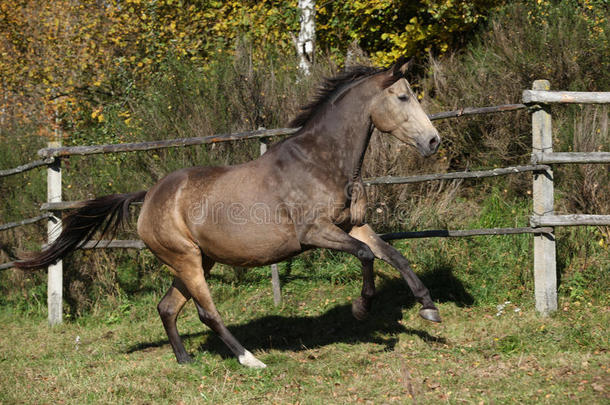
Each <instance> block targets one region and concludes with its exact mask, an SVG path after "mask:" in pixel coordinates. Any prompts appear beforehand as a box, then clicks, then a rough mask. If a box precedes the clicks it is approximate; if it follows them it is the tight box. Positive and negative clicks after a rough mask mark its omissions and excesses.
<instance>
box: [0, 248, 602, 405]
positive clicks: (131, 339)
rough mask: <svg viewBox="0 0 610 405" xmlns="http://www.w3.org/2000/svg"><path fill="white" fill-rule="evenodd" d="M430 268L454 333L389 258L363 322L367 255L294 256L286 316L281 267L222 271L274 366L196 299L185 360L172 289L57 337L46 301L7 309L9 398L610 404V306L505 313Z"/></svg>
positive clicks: (563, 304)
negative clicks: (248, 356) (175, 344)
mask: <svg viewBox="0 0 610 405" xmlns="http://www.w3.org/2000/svg"><path fill="white" fill-rule="evenodd" d="M498 240H502V239H498ZM428 243H433V242H430V241H428ZM436 243H437V244H439V242H438V241H437V242H436ZM443 243H451V242H443ZM460 243H461V242H458V243H457V245H456V246H454V247H453V248H458V249H459V248H460V246H459V244H460ZM441 245H442V243H441ZM428 247H429V248H430V246H428ZM440 248H443V247H442V246H440ZM444 248H445V249H447V247H446V246H445V247H444ZM417 263H418V265H416V269H417V271H418V272H419V274H420V276H421V277H422V280H423V281H424V282H425V283H426V284H427V285H429V286H430V287H431V290H432V293H433V296H434V298H435V300H436V301H437V302H438V303H439V304H438V305H439V309H440V311H441V314H442V316H443V323H441V324H431V323H427V322H426V321H424V320H422V319H420V318H419V316H418V314H417V310H418V305H415V303H414V301H413V299H412V296H411V294H410V292H409V291H408V289H407V287H406V285H405V283H404V282H403V281H402V280H401V279H400V278H399V277H398V274H397V272H395V271H394V270H392V269H391V268H389V267H388V266H386V265H383V264H380V265H378V266H377V286H378V297H377V299H376V301H375V303H374V308H373V316H371V317H370V318H369V319H368V320H366V321H364V322H358V321H356V320H355V319H354V318H353V317H352V316H351V313H350V306H351V300H352V299H353V298H354V297H356V296H358V294H359V290H360V287H361V281H360V276H359V271H358V266H357V263H356V261H355V260H353V259H350V258H347V257H345V256H344V255H340V254H334V253H331V252H327V251H323V252H318V253H315V254H312V255H309V256H306V257H303V258H299V259H297V260H295V261H294V262H293V263H292V265H291V267H290V268H288V265H287V264H283V265H281V266H280V274H281V275H282V278H283V298H284V301H283V303H282V305H281V306H280V307H274V306H273V298H272V293H271V288H270V283H269V274H268V269H265V268H259V269H253V270H252V271H251V272H249V273H245V274H241V275H240V274H238V275H236V274H235V273H234V272H233V271H232V270H231V269H229V268H227V267H223V266H220V267H219V268H218V269H216V270H215V271H214V272H213V275H212V277H211V281H210V284H211V286H212V290H213V294H214V297H215V299H216V303H217V306H218V308H219V311H220V312H221V314H222V315H223V317H224V319H225V321H226V323H227V325H228V326H229V328H230V329H231V331H232V332H233V334H234V335H235V336H236V337H237V338H238V340H240V341H241V342H242V343H243V344H244V346H246V347H247V348H248V349H249V350H251V351H252V352H253V353H255V355H257V356H258V357H259V358H260V359H261V360H262V361H263V362H265V363H266V364H267V365H268V368H267V369H265V370H262V371H255V370H250V369H245V368H243V367H241V366H240V365H239V364H238V362H237V361H236V360H235V358H233V356H231V354H230V353H229V351H228V350H227V349H226V348H225V346H224V345H223V343H222V342H221V341H220V340H219V339H218V338H217V337H216V336H215V335H214V334H212V333H211V332H210V331H209V330H208V329H207V328H205V327H204V326H202V324H201V323H200V322H199V320H198V317H197V315H196V311H195V310H194V307H193V305H192V304H190V303H189V304H188V305H187V307H186V308H185V311H184V312H183V314H182V316H181V318H180V320H179V328H180V331H181V334H182V336H183V337H184V339H185V345H186V347H187V350H188V351H189V352H190V353H192V354H193V355H194V358H195V362H194V363H193V364H190V365H179V364H177V363H176V362H175V360H174V356H173V353H172V351H171V349H170V347H169V344H168V342H167V338H166V336H165V333H164V331H163V328H162V326H161V323H160V320H159V319H158V316H157V313H156V310H155V305H156V302H157V301H158V300H159V299H160V297H161V292H160V291H148V292H145V293H139V294H135V295H133V296H131V297H130V298H129V299H127V298H126V297H124V296H118V297H109V298H108V299H107V300H104V301H100V302H98V303H97V304H96V306H95V307H94V309H93V310H91V311H90V312H89V313H88V314H87V315H84V316H81V317H77V318H75V319H72V320H69V321H68V322H66V323H64V324H63V325H60V326H58V327H55V328H50V327H48V326H47V324H46V319H45V317H44V311H45V308H44V307H42V308H39V309H38V310H37V311H30V312H29V315H27V316H26V315H24V311H23V309H15V308H13V307H11V306H9V305H3V306H0V322H2V324H3V325H5V327H4V328H2V331H1V332H0V353H1V354H0V364H2V367H0V402H1V403H34V402H35V403H78V404H81V403H184V404H188V403H201V402H206V403H215V404H216V403H227V404H229V403H230V404H235V403H254V402H256V403H260V402H265V403H306V404H318V403H348V402H364V403H439V402H447V403H476V404H478V403H515V402H518V403H602V402H604V401H608V399H610V397H609V396H608V381H609V378H610V375H609V372H610V369H609V368H608V364H610V354H609V352H608V347H610V342H609V335H608V334H607V330H606V329H607V325H608V324H609V322H610V311H609V309H610V308H609V306H608V302H607V298H605V299H604V298H603V296H602V298H599V299H596V298H593V299H578V298H573V297H572V296H571V295H569V294H564V295H562V296H561V301H560V310H559V311H558V312H557V313H556V314H555V315H553V316H552V317H550V318H540V317H539V316H538V315H537V314H536V313H535V312H534V310H533V302H532V298H531V295H532V293H531V290H530V291H527V292H525V293H523V294H514V298H513V299H511V303H509V304H506V305H504V303H505V299H504V298H503V297H501V296H500V295H497V296H494V295H493V294H487V295H485V294H482V293H481V291H483V290H484V289H483V290H482V289H481V288H482V287H478V288H471V287H470V286H469V285H468V283H467V280H468V277H466V276H465V274H464V273H462V271H461V270H460V271H458V270H457V269H456V268H455V267H453V266H451V265H450V264H448V263H440V262H438V261H437V262H435V261H433V260H431V259H429V260H426V259H421V260H418V261H417ZM418 267H419V269H418ZM452 273H456V274H458V275H459V277H456V276H455V275H453V274H452ZM339 274H341V275H342V276H341V277H339ZM238 277H239V278H238ZM501 282H502V280H499V281H493V280H492V281H490V285H491V283H501ZM473 284H474V282H473ZM606 287H607V284H606ZM496 288H497V289H500V288H498V284H496ZM471 294H472V295H471ZM500 304H502V305H504V309H503V310H502V311H501V312H500V311H499V310H498V308H497V305H500Z"/></svg>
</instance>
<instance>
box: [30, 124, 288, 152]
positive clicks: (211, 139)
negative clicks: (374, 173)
mask: <svg viewBox="0 0 610 405" xmlns="http://www.w3.org/2000/svg"><path fill="white" fill-rule="evenodd" d="M298 130H299V128H277V129H263V130H257V131H249V132H241V133H234V134H220V135H210V136H200V137H195V138H177V139H167V140H163V141H149V142H137V143H119V144H109V145H92V146H70V147H62V148H45V149H40V150H39V151H38V155H39V156H42V157H50V156H71V155H95V154H100V153H116V152H135V151H145V150H154V149H166V148H175V147H183V146H193V145H202V144H207V143H217V142H227V141H237V140H243V139H256V138H264V137H270V136H281V135H291V134H294V133H295V132H296V131H298Z"/></svg>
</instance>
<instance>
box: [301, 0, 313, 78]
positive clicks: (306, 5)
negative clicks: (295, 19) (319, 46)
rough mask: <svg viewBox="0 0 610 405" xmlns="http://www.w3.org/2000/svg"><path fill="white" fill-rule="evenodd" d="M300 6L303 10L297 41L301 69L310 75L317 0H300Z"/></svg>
mask: <svg viewBox="0 0 610 405" xmlns="http://www.w3.org/2000/svg"><path fill="white" fill-rule="evenodd" d="M298 7H299V11H300V12H301V31H300V32H299V37H298V38H297V41H296V47H297V54H298V55H299V69H300V70H301V72H303V74H304V75H309V73H310V68H311V65H312V63H313V56H314V45H315V42H316V2H315V0H299V5H298Z"/></svg>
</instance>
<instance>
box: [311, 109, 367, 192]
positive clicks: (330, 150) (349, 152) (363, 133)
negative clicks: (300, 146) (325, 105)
mask: <svg viewBox="0 0 610 405" xmlns="http://www.w3.org/2000/svg"><path fill="white" fill-rule="evenodd" d="M363 104H364V103H363ZM360 109H361V110H362V111H353V106H351V108H350V106H349V105H348V106H345V105H344V106H337V107H335V108H332V109H330V108H329V110H328V111H326V112H325V113H324V114H325V116H324V117H321V120H320V121H319V122H318V123H317V124H316V125H314V126H312V128H311V129H308V130H306V131H305V132H304V133H303V135H302V137H303V140H307V141H308V142H306V143H305V144H306V145H312V146H311V147H310V148H308V151H307V152H308V153H309V154H311V156H312V158H313V159H316V160H317V161H318V163H319V165H321V166H324V167H326V168H328V170H332V171H339V172H341V173H342V174H343V175H344V176H345V177H346V178H347V181H348V182H355V181H358V180H359V179H360V174H361V168H362V162H363V159H364V155H365V153H366V149H367V147H368V144H369V140H370V137H371V134H372V131H373V125H372V122H371V119H370V118H369V114H368V113H367V112H366V111H365V109H366V107H365V106H361V107H360Z"/></svg>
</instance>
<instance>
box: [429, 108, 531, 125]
mask: <svg viewBox="0 0 610 405" xmlns="http://www.w3.org/2000/svg"><path fill="white" fill-rule="evenodd" d="M524 108H527V106H526V105H525V104H503V105H495V106H491V107H478V108H474V107H466V108H460V109H459V110H453V111H444V112H440V113H436V114H429V115H428V118H430V120H431V121H434V120H442V119H445V118H457V117H462V116H466V115H477V114H490V113H499V112H507V111H516V110H522V109H524Z"/></svg>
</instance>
